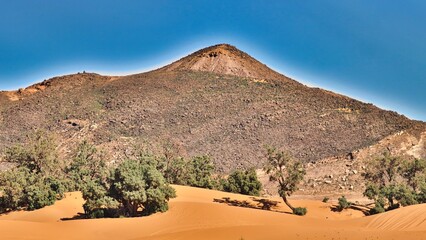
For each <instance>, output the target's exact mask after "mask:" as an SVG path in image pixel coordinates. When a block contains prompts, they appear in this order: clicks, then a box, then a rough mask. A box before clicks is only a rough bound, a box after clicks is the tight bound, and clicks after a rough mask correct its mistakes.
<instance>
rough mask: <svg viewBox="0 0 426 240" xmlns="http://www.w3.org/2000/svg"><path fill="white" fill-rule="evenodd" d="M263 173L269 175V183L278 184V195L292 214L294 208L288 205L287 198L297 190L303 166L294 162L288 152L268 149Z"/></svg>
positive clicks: (303, 171)
mask: <svg viewBox="0 0 426 240" xmlns="http://www.w3.org/2000/svg"><path fill="white" fill-rule="evenodd" d="M264 171H265V172H266V173H267V174H268V175H269V180H270V181H272V182H278V194H279V195H280V197H281V198H282V199H283V201H284V203H285V204H286V205H287V206H288V207H289V208H290V209H291V210H292V211H293V213H294V211H295V208H294V207H293V206H292V205H291V204H290V203H289V201H288V199H287V197H288V196H291V194H293V193H294V192H295V191H296V190H298V187H297V185H298V184H299V182H300V181H302V180H303V177H304V176H305V174H306V171H305V168H304V166H303V164H302V163H301V162H299V161H297V160H295V159H294V158H293V157H292V156H291V155H290V153H288V152H284V151H277V150H276V149H275V148H268V149H267V162H266V166H265V167H264Z"/></svg>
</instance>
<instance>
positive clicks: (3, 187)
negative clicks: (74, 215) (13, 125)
mask: <svg viewBox="0 0 426 240" xmlns="http://www.w3.org/2000/svg"><path fill="white" fill-rule="evenodd" d="M4 155H5V160H6V161H8V162H12V163H15V164H16V166H15V167H14V168H12V169H10V170H7V171H5V172H2V173H1V174H0V210H1V211H2V212H5V211H12V210H18V209H25V210H34V209H38V208H42V207H44V206H48V205H51V204H53V203H54V202H55V201H56V200H57V199H60V198H62V197H63V193H64V191H65V190H66V189H65V184H64V182H65V181H64V178H63V177H64V175H63V172H62V165H61V162H60V160H59V158H58V157H57V156H58V154H57V150H56V143H55V141H54V138H53V137H52V136H51V135H49V134H46V133H45V132H43V131H36V132H34V133H33V134H32V135H30V137H29V138H28V142H27V143H26V144H25V145H16V146H13V147H10V148H7V149H6V151H5V154H4Z"/></svg>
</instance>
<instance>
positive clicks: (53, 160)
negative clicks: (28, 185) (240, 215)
mask: <svg viewBox="0 0 426 240" xmlns="http://www.w3.org/2000/svg"><path fill="white" fill-rule="evenodd" d="M56 148H57V145H56V142H55V138H54V137H53V136H52V135H51V134H47V133H46V132H45V131H42V130H38V131H35V132H34V133H32V134H31V135H30V136H29V137H28V143H27V144H26V145H20V144H19V145H15V146H12V147H10V148H7V149H6V151H5V157H4V159H5V160H6V161H7V162H11V163H16V164H18V165H19V166H23V167H26V168H28V169H29V170H30V171H31V172H35V173H43V174H48V175H58V173H60V171H61V167H62V166H61V165H60V161H59V158H58V152H57V150H56Z"/></svg>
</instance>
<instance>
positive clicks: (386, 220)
mask: <svg viewBox="0 0 426 240" xmlns="http://www.w3.org/2000/svg"><path fill="white" fill-rule="evenodd" d="M174 187H175V188H176V191H177V195H178V197H177V198H175V199H173V200H171V201H170V210H169V211H168V212H166V213H159V214H155V215H153V216H149V217H142V218H127V219H126V218H120V219H94V220H71V221H61V220H60V219H61V218H67V217H68V218H69V217H72V216H74V215H76V214H77V213H78V212H82V211H83V209H82V207H81V206H82V203H83V200H82V199H81V194H80V193H70V194H67V197H66V198H65V199H63V200H61V201H58V202H57V203H56V204H55V205H53V206H49V207H46V208H43V209H40V210H36V211H32V212H13V213H9V214H6V215H2V216H0V239H2V240H3V239H66V240H69V239H107V240H116V239H129V240H130V239H131V240H139V239H141V240H142V239H147V240H151V239H152V240H153V239H185V240H191V239H193V240H201V239H202V240H205V239H232V240H240V239H245V240H252V239H259V240H266V239H271V240H273V239H286V240H291V239H303V240H305V239H321V240H325V239H327V240H331V239H334V240H338V239H347V240H351V239H362V240H364V239H386V240H392V239H395V240H396V239H402V240H409V239H418V240H425V239H426V205H425V204H423V205H416V206H411V207H405V208H401V209H398V210H394V211H391V212H388V213H384V214H380V215H376V216H372V217H362V214H361V213H359V212H357V211H352V210H350V211H344V212H342V213H336V212H332V211H330V208H329V207H330V205H329V204H325V203H322V202H318V201H307V200H293V201H292V202H293V204H294V205H295V206H304V207H307V208H308V214H307V215H306V216H304V217H299V216H293V215H290V214H286V213H278V212H271V211H264V210H259V209H251V208H242V207H234V206H228V205H226V204H224V203H217V202H213V199H214V198H218V199H221V198H223V197H229V198H231V199H232V200H249V197H247V196H242V195H238V194H229V193H223V192H219V191H211V190H205V189H198V188H191V187H183V186H174ZM275 200H278V199H275ZM278 210H280V211H288V209H287V208H286V207H285V206H282V205H281V204H280V205H279V209H278Z"/></svg>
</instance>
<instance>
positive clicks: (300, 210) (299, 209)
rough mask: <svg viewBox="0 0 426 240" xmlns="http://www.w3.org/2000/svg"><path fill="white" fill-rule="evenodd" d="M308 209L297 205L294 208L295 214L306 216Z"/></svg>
mask: <svg viewBox="0 0 426 240" xmlns="http://www.w3.org/2000/svg"><path fill="white" fill-rule="evenodd" d="M307 212H308V210H307V209H306V208H304V207H296V208H294V209H293V214H295V215H299V216H305V215H306V213H307Z"/></svg>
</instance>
